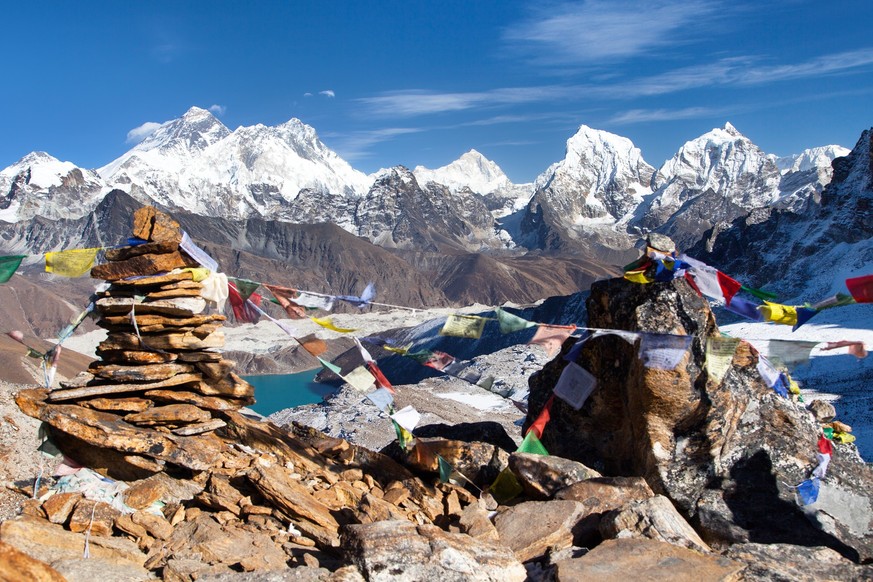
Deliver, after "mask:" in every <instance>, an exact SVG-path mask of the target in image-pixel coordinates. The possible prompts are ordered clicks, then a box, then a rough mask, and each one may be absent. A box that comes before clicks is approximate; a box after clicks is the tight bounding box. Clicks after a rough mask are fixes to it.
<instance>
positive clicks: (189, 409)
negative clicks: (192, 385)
mask: <svg viewBox="0 0 873 582" xmlns="http://www.w3.org/2000/svg"><path fill="white" fill-rule="evenodd" d="M211 418H212V415H210V414H209V412H207V411H205V410H201V409H199V408H197V407H196V406H194V405H192V404H167V405H166V406H155V407H153V408H149V409H148V410H145V411H143V412H136V413H134V414H128V415H127V416H125V417H124V420H125V422H129V423H131V424H135V425H137V426H158V425H166V424H191V423H200V422H206V421H208V420H210V419H211Z"/></svg>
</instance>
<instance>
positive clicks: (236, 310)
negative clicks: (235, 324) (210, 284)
mask: <svg viewBox="0 0 873 582" xmlns="http://www.w3.org/2000/svg"><path fill="white" fill-rule="evenodd" d="M227 299H228V301H230V306H231V307H232V308H233V316H234V317H235V318H236V320H237V321H241V322H245V323H257V322H258V320H259V319H260V318H261V314H260V313H258V311H257V310H256V309H254V308H252V306H251V305H249V304H248V302H249V301H251V302H252V303H254V304H255V305H258V306H260V305H261V296H260V295H259V294H258V293H252V294H251V295H250V296H249V298H248V299H247V300H246V299H243V298H242V295H240V294H239V291H237V288H236V285H234V284H233V283H228V284H227Z"/></svg>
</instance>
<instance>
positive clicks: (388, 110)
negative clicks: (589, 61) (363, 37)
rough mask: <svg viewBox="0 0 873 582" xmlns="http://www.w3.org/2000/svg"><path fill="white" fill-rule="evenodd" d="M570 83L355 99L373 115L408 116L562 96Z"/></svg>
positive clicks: (397, 94)
mask: <svg viewBox="0 0 873 582" xmlns="http://www.w3.org/2000/svg"><path fill="white" fill-rule="evenodd" d="M572 90H573V89H572V88H571V87H566V86H559V85H551V86H543V87H505V88H498V89H492V90H489V91H478V92H469V93H437V92H432V91H423V90H408V91H391V92H388V93H384V94H382V95H378V96H375V97H364V98H361V99H358V101H359V102H360V103H363V104H364V105H366V106H367V107H368V109H369V110H370V113H372V114H374V115H387V116H393V117H396V116H403V117H412V116H416V115H428V114H434V113H446V112H452V111H464V110H467V109H475V108H479V107H493V106H497V105H518V104H525V103H536V102H542V101H549V100H551V99H556V98H560V97H566V96H567V95H569V94H570V92H571V91H572Z"/></svg>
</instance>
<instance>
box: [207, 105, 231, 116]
mask: <svg viewBox="0 0 873 582" xmlns="http://www.w3.org/2000/svg"><path fill="white" fill-rule="evenodd" d="M209 111H211V112H212V113H214V114H215V115H219V116H221V115H224V112H225V111H227V107H225V106H224V105H211V106H210V107H209Z"/></svg>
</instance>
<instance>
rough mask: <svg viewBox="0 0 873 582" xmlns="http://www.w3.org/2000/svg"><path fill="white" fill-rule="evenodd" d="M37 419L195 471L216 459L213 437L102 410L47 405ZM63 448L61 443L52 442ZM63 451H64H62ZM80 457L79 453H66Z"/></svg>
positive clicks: (88, 440)
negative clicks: (172, 431) (167, 430)
mask: <svg viewBox="0 0 873 582" xmlns="http://www.w3.org/2000/svg"><path fill="white" fill-rule="evenodd" d="M40 419H41V420H43V421H44V422H46V423H48V424H49V425H51V426H52V427H53V428H54V429H57V430H59V431H61V432H63V433H66V434H68V435H72V436H74V437H76V438H79V439H81V440H83V441H85V442H86V443H89V444H91V445H93V446H97V447H103V448H111V449H115V450H117V451H121V452H124V453H133V454H139V455H146V456H149V457H152V458H154V459H158V460H162V461H169V462H171V463H175V464H177V465H181V466H183V467H187V468H189V469H193V470H195V471H202V470H204V469H208V468H209V467H211V466H212V465H213V464H214V463H215V462H216V461H217V459H218V457H219V454H220V452H219V451H220V446H219V445H218V442H217V439H216V440H213V439H211V438H208V437H207V436H205V435H200V436H198V437H181V436H174V435H168V434H164V433H159V432H156V431H154V430H150V429H146V428H137V427H134V426H132V425H130V424H128V423H126V422H124V421H122V420H121V419H119V417H117V416H115V415H113V414H109V413H106V412H99V411H96V410H90V409H87V408H83V407H81V406H73V405H47V406H46V407H45V408H44V410H43V413H42V415H41V416H40ZM56 444H57V445H58V447H59V448H60V449H61V450H62V451H64V446H65V443H63V442H61V441H60V440H59V441H58V442H57V443H56ZM64 452H66V451H64ZM68 456H70V457H71V458H77V459H80V460H81V457H77V456H75V455H68Z"/></svg>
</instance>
